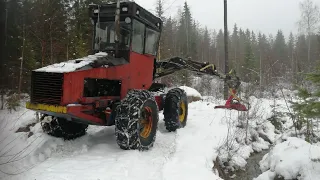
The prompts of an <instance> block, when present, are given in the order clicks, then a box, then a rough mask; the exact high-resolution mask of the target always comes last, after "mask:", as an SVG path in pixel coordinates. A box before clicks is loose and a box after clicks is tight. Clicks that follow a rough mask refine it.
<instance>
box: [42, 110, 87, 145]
mask: <svg viewBox="0 0 320 180" xmlns="http://www.w3.org/2000/svg"><path fill="white" fill-rule="evenodd" d="M45 117H48V115H45V114H44V115H42V117H41V118H40V125H41V127H42V130H43V132H45V133H47V134H49V135H52V136H55V137H62V138H63V139H64V140H71V139H75V138H77V137H80V136H82V135H84V133H85V132H86V130H87V129H88V126H87V127H86V128H85V129H84V130H81V131H78V132H76V133H68V132H66V131H64V130H63V129H62V126H60V124H59V121H58V119H57V118H55V119H53V117H52V116H49V117H51V121H50V122H43V120H44V118H45ZM53 121H55V123H56V124H55V125H53V124H52V122H53ZM45 126H48V127H45ZM48 129H49V130H48ZM83 131H84V132H83ZM56 132H59V133H61V135H59V136H56Z"/></svg>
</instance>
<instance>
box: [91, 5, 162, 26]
mask: <svg viewBox="0 0 320 180" xmlns="http://www.w3.org/2000/svg"><path fill="white" fill-rule="evenodd" d="M116 6H117V3H102V4H90V6H89V16H90V17H91V18H92V20H93V21H94V22H97V20H98V15H99V20H100V22H104V21H114V19H115V13H116ZM127 17H130V18H133V19H136V20H139V21H140V22H142V23H144V24H145V25H147V26H149V27H152V28H153V29H155V30H157V31H161V29H162V20H161V19H160V18H159V17H157V16H155V15H154V14H152V13H151V12H149V11H147V10H146V9H144V8H143V7H141V6H140V5H138V4H137V3H135V2H130V1H122V2H120V21H124V20H125V18H127Z"/></svg>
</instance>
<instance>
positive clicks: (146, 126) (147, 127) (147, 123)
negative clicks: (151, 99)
mask: <svg viewBox="0 0 320 180" xmlns="http://www.w3.org/2000/svg"><path fill="white" fill-rule="evenodd" d="M144 110H145V112H146V117H144V119H142V120H141V121H140V124H141V125H142V127H143V129H142V131H141V132H140V136H141V137H143V138H147V137H149V135H150V133H151V130H152V110H151V108H150V107H145V108H144Z"/></svg>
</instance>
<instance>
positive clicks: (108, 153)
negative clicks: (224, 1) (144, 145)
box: [0, 91, 284, 180]
mask: <svg viewBox="0 0 320 180" xmlns="http://www.w3.org/2000/svg"><path fill="white" fill-rule="evenodd" d="M189 92H192V91H189ZM192 94H193V95H194V94H195V92H192ZM202 98H203V99H202V100H201V101H196V102H192V103H190V104H189V116H188V122H187V126H186V127H185V128H184V129H179V130H178V131H177V132H171V133H169V132H167V131H166V129H165V127H164V122H163V115H162V112H160V113H159V115H160V121H159V129H158V132H157V138H156V142H155V145H154V147H153V148H152V149H151V150H149V151H146V152H139V151H132V150H130V151H124V150H121V149H120V148H119V147H118V145H117V144H116V140H115V135H114V127H113V126H112V127H97V126H89V129H88V133H87V135H85V136H83V137H81V138H78V139H76V140H74V141H63V140H61V139H58V138H54V137H51V136H48V135H46V134H44V133H43V132H42V130H41V128H40V124H39V123H37V122H36V119H35V115H34V112H33V111H29V110H26V109H25V108H23V107H20V108H19V110H18V111H17V112H13V113H9V112H8V111H6V110H2V111H0V119H1V126H0V128H1V130H2V131H1V134H0V143H1V144H0V145H1V146H0V157H1V158H0V170H1V172H0V178H3V179H12V180H20V179H21V180H34V179H37V180H38V179H39V180H60V179H61V180H62V179H64V180H65V179H68V180H73V179H77V180H79V179H83V180H98V179H99V180H105V179H106V180H107V179H108V180H118V179H132V180H135V179H151V180H171V179H172V180H176V179H186V180H188V179H190V180H191V179H192V180H194V179H201V180H214V179H221V178H219V177H218V175H216V174H215V173H214V172H213V170H212V167H213V160H215V159H216V157H217V155H218V153H217V152H216V151H217V149H219V147H221V145H223V144H224V143H225V140H226V138H227V135H229V138H230V137H235V136H239V137H240V136H241V137H242V136H243V137H244V135H245V131H243V130H242V131H237V129H236V130H234V131H233V130H232V129H231V124H230V122H238V120H239V117H241V116H242V115H243V114H242V113H238V112H237V111H229V110H223V109H214V106H215V105H221V104H222V103H223V101H222V100H217V99H215V98H213V97H202ZM251 102H252V104H251V106H252V107H255V108H254V109H252V110H250V112H249V114H248V115H249V117H250V119H249V120H250V121H249V123H250V126H251V127H252V128H251V129H250V132H249V136H250V137H254V134H255V133H256V132H258V131H260V132H261V133H264V134H265V135H266V136H268V137H269V139H271V140H272V141H273V140H274V139H276V135H275V134H274V132H273V128H274V127H273V125H271V124H270V123H268V121H267V122H266V121H265V120H266V119H267V118H268V117H270V116H271V108H270V105H272V103H274V102H273V100H270V99H262V98H261V99H257V98H254V97H252V98H251ZM277 104H280V105H284V102H283V101H281V100H278V102H277ZM30 123H36V124H35V125H34V126H31V127H30V132H32V133H30V132H19V133H15V131H16V130H18V129H19V127H24V126H26V125H27V124H30ZM228 128H229V129H228ZM259 128H260V129H259ZM254 129H255V130H256V131H253V130H254ZM228 130H229V131H228ZM228 132H229V134H228ZM232 132H233V134H232ZM236 133H239V134H236ZM28 136H30V137H28ZM256 137H257V138H258V139H256V141H255V142H252V143H251V144H249V145H244V142H243V141H242V140H241V139H240V140H239V141H237V143H235V145H234V147H235V150H234V152H235V154H234V156H233V161H232V162H233V165H234V166H239V167H244V166H245V165H246V159H247V158H248V157H249V155H250V153H252V152H253V150H256V151H259V150H261V149H264V148H268V146H269V143H268V142H266V141H265V140H263V139H262V138H259V137H258V136H256ZM8 174H16V175H8Z"/></svg>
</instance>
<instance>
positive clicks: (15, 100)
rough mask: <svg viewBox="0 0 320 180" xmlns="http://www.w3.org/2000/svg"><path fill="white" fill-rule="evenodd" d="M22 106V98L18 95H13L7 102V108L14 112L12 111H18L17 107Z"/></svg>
mask: <svg viewBox="0 0 320 180" xmlns="http://www.w3.org/2000/svg"><path fill="white" fill-rule="evenodd" d="M19 106H20V98H19V95H18V94H11V95H10V96H8V98H7V100H6V108H7V109H8V110H9V111H10V113H11V112H12V110H14V111H17V107H19Z"/></svg>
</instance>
